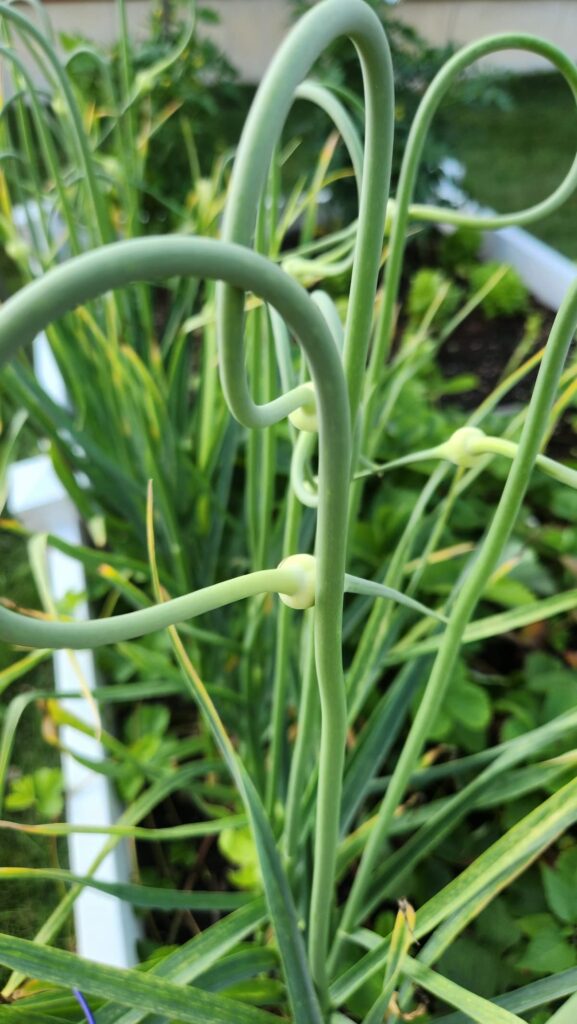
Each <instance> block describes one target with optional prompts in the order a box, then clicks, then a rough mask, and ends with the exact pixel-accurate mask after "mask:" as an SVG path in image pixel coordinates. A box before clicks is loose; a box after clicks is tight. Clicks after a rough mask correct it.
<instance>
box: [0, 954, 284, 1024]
mask: <svg viewBox="0 0 577 1024" xmlns="http://www.w3.org/2000/svg"><path fill="white" fill-rule="evenodd" d="M0 963H2V964H4V965H5V966H7V967H11V968H12V969H13V970H17V971H21V972H22V973H24V974H26V975H27V976H28V977H35V978H39V979H41V980H43V981H50V982H52V983H53V984H55V985H63V986H65V987H66V988H70V987H73V988H78V989H80V991H81V992H84V993H86V994H88V995H93V996H99V997H101V998H103V999H110V998H112V999H114V1000H116V1001H117V1002H119V1003H121V1004H122V1005H124V1006H130V1007H135V1008H138V1009H140V1010H145V1011H147V1012H149V1013H159V1014H164V1016H167V1017H170V1016H173V1017H176V1018H178V1020H179V1021H183V1022H184V1024H273V1021H276V1022H278V1017H275V1016H273V1015H272V1014H270V1013H265V1012H264V1011H263V1010H257V1009H255V1008H254V1007H250V1008H249V1007H245V1006H243V1005H242V1004H241V1003H236V1002H234V1001H233V1000H230V999H226V998H224V997H223V996H216V995H213V994H212V993H208V992H204V991H203V990H202V989H195V990H191V989H189V988H182V987H179V986H178V985H174V984H171V983H170V982H167V981H165V980H164V979H162V978H159V977H155V976H154V975H152V974H145V973H142V972H141V971H129V970H124V969H122V968H118V967H105V966H103V965H102V964H97V963H94V962H91V961H87V960H82V959H80V957H77V956H75V955H74V954H73V953H67V952H65V951H64V950H60V949H47V948H46V947H45V946H39V945H37V944H36V943H34V942H29V941H27V940H26V939H16V938H13V937H11V936H10V935H3V934H0Z"/></svg>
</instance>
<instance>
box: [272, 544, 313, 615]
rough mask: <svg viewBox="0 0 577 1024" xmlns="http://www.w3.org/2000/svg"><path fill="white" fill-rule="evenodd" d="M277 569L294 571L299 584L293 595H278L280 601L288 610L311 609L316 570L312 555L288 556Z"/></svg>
mask: <svg viewBox="0 0 577 1024" xmlns="http://www.w3.org/2000/svg"><path fill="white" fill-rule="evenodd" d="M278 568H279V569H294V570H295V574H296V575H297V579H298V582H299V588H298V590H297V592H296V593H295V594H279V597H280V599H281V601H282V602H283V603H284V604H288V606H289V608H299V609H300V610H301V611H302V610H304V609H305V608H312V606H313V604H314V603H315V589H316V569H317V563H316V558H315V557H314V555H289V557H288V558H284V559H283V561H282V562H281V563H280V565H279V566H278Z"/></svg>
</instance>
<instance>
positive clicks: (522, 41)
mask: <svg viewBox="0 0 577 1024" xmlns="http://www.w3.org/2000/svg"><path fill="white" fill-rule="evenodd" d="M505 49H520V50H528V51H529V52H531V53H536V54H538V55H539V56H541V57H545V58H546V59H547V60H549V61H550V62H551V63H552V64H553V65H554V67H556V68H557V69H558V71H560V72H561V74H562V75H563V76H564V78H565V79H566V81H567V83H568V84H569V86H570V88H571V91H572V93H573V96H574V97H575V100H576V102H577V68H576V67H575V65H574V64H573V62H572V61H571V60H569V58H568V57H567V56H566V55H565V54H564V53H562V52H561V50H558V49H557V47H556V46H553V44H551V43H548V42H545V41H544V40H541V39H537V38H536V37H535V36H531V35H525V34H521V33H507V34H504V35H496V36H489V37H488V38H487V39H483V40H481V41H480V42H476V43H472V44H471V45H470V46H466V47H464V48H463V49H462V50H460V51H459V52H458V53H456V54H455V55H454V57H452V58H451V60H449V61H447V63H446V64H445V66H444V67H443V68H442V69H441V71H439V73H438V74H437V76H436V77H435V78H434V79H433V81H432V83H431V85H430V86H429V88H428V89H427V91H426V93H425V95H424V97H423V99H422V101H421V104H420V106H419V109H418V111H417V114H416V116H415V119H414V121H413V124H412V127H411V131H410V133H409V138H408V140H407V146H406V149H405V155H404V159H403V164H402V167H401V173H400V176H399V186H398V189H397V197H396V212H395V218H394V222H393V229H392V232H391V242H390V252H389V259H388V261H387V267H386V275H385V287H384V295H383V305H382V310H381V317H380V321H379V325H378V330H377V336H376V341H375V345H374V348H373V352H372V357H371V366H370V380H371V381H374V380H375V379H376V376H377V375H378V373H379V370H380V367H381V366H382V365H383V362H384V360H385V358H386V356H387V354H388V350H389V346H390V343H391V334H392V329H393V324H394V316H395V303H396V300H397V295H398V289H399V282H400V277H401V269H402V261H403V253H404V250H405V239H406V233H407V227H408V223H409V217H410V203H411V199H412V196H413V192H414V187H415V181H416V177H417V171H418V168H419V164H420V161H421V156H422V153H423V147H424V144H425V138H426V135H427V132H428V130H429V127H430V125H431V121H432V119H433V117H434V115H435V113H436V112H437V109H438V107H439V104H440V103H441V100H442V99H443V97H444V96H445V94H446V92H447V91H448V89H449V87H450V86H451V85H452V83H453V82H454V81H455V79H456V78H457V76H458V75H459V74H460V72H461V71H463V70H464V69H465V68H467V67H469V65H470V64H473V63H474V62H475V61H477V60H479V59H480V58H481V57H485V56H486V55H487V54H489V53H495V52H497V51H499V50H505ZM576 185H577V157H576V158H575V160H574V161H573V163H572V165H571V167H570V169H569V171H568V173H567V175H566V177H565V178H564V179H563V181H562V182H561V184H560V185H559V186H558V188H557V189H555V191H554V192H553V193H552V194H551V195H550V196H548V197H547V199H544V200H543V201H542V202H540V203H537V204H536V205H535V206H532V207H530V208H529V209H526V210H520V211H518V212H515V213H507V214H495V216H491V217H474V218H469V219H467V218H464V217H463V215H461V214H456V213H455V212H454V211H449V210H440V211H439V217H438V220H439V221H440V222H443V221H444V222H445V223H449V222H451V221H452V222H454V223H467V224H470V225H472V224H473V223H474V226H475V227H477V228H480V229H483V228H484V229H493V228H501V227H507V226H508V225H511V224H516V225H522V224H531V223H532V222H533V221H535V220H538V219H539V218H540V217H543V216H545V215H546V214H548V213H551V212H552V211H553V210H555V209H557V207H558V206H560V205H561V203H563V202H564V201H565V199H567V198H568V196H570V195H571V193H572V192H573V190H574V189H575V186H576ZM416 212H418V214H419V216H420V217H421V218H422V217H423V213H424V210H423V208H422V207H419V208H418V210H417V211H416ZM427 219H429V218H428V217H427ZM435 219H436V218H435Z"/></svg>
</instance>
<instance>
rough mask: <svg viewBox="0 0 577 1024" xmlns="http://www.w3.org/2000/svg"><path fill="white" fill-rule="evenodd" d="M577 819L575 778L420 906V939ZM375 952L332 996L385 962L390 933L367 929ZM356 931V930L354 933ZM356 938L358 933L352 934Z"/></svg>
mask: <svg viewBox="0 0 577 1024" xmlns="http://www.w3.org/2000/svg"><path fill="white" fill-rule="evenodd" d="M576 821H577V779H573V780H572V781H571V782H569V783H568V784H567V785H566V786H563V788H562V789H560V790H558V791H557V793H555V794H554V795H553V796H551V797H550V798H549V799H548V800H545V801H544V802H543V803H542V804H541V805H540V806H539V807H537V808H536V809H535V810H534V811H532V812H531V813H530V814H528V815H527V816H526V817H525V818H523V819H522V820H521V821H519V822H517V824H516V825H514V826H513V828H512V829H510V830H509V831H508V832H507V833H506V834H505V835H504V836H502V837H501V839H498V840H497V842H496V843H493V845H492V846H490V847H489V849H488V850H485V852H484V853H483V854H481V856H480V857H478V858H477V860H475V861H474V863H473V864H471V865H470V866H469V867H468V868H467V869H466V870H465V871H463V872H462V873H461V874H460V875H459V876H458V877H457V878H455V879H454V880H453V881H452V882H449V884H448V885H446V886H445V888H444V889H442V890H441V891H440V892H438V893H436V895H435V896H433V897H432V898H431V899H430V900H428V902H427V903H426V904H425V905H424V906H423V907H421V908H420V909H419V910H418V911H417V926H416V928H415V936H416V938H417V939H420V938H422V937H423V936H425V935H427V934H428V933H429V932H430V931H432V929H433V928H435V927H436V926H437V925H438V924H441V923H442V922H443V921H445V920H446V919H447V918H448V917H450V916H451V915H452V914H454V913H456V912H457V911H458V910H460V909H461V908H462V907H463V906H464V905H465V904H466V903H468V902H469V901H470V900H472V899H474V898H475V897H476V896H477V895H478V894H480V893H481V892H482V891H483V890H485V889H487V888H488V887H490V886H492V887H493V895H494V896H496V895H497V893H498V892H500V891H501V890H502V889H503V888H504V887H505V886H506V885H508V884H509V883H510V882H511V881H512V879H514V878H516V877H517V876H518V875H520V874H521V873H522V872H523V871H524V870H525V869H526V868H527V867H528V865H529V864H531V863H532V861H534V860H535V859H536V858H537V857H538V856H539V855H540V854H541V853H542V852H543V850H545V849H547V847H548V846H550V845H551V843H553V842H554V841H555V840H556V839H557V838H558V837H559V836H560V835H562V834H563V833H564V832H565V831H566V829H568V828H570V827H571V825H573V824H574V823H575V822H576ZM360 936H361V941H362V944H365V943H364V940H365V938H366V939H367V940H368V944H369V948H370V952H369V953H367V954H366V955H365V956H364V957H362V958H361V960H359V961H358V962H357V963H356V964H355V965H354V966H353V967H351V968H349V969H348V970H346V971H345V972H344V973H343V974H342V975H341V976H340V977H339V978H337V980H336V981H335V982H334V983H333V985H332V986H331V997H332V999H333V1001H334V1003H335V1004H336V1005H342V1004H343V1003H345V1002H346V1001H347V999H348V998H349V996H350V995H352V994H353V992H356V991H357V989H358V988H359V987H360V986H361V985H362V984H363V983H364V982H365V981H366V980H367V978H370V977H371V976H372V975H373V974H375V973H376V972H377V971H379V970H383V969H384V968H385V965H386V961H387V955H388V949H389V946H390V938H385V939H381V938H380V936H376V935H374V936H373V933H367V932H366V931H364V932H362V933H360ZM355 937H356V936H355ZM350 938H351V940H352V941H354V940H355V938H354V937H353V936H350Z"/></svg>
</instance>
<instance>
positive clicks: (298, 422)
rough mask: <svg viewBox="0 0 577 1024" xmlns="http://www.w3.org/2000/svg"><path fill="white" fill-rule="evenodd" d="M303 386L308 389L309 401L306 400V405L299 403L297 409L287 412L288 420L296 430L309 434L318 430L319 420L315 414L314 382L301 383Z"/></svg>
mask: <svg viewBox="0 0 577 1024" xmlns="http://www.w3.org/2000/svg"><path fill="white" fill-rule="evenodd" d="M303 387H305V388H307V390H308V391H310V393H311V400H310V402H307V403H306V405H299V407H298V409H295V411H294V412H291V413H290V414H289V420H290V421H291V423H292V425H293V427H296V428H297V430H306V431H308V433H309V434H317V433H318V430H319V421H318V416H317V400H316V395H315V389H314V384H312V383H311V382H310V381H309V382H308V383H307V384H303Z"/></svg>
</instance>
